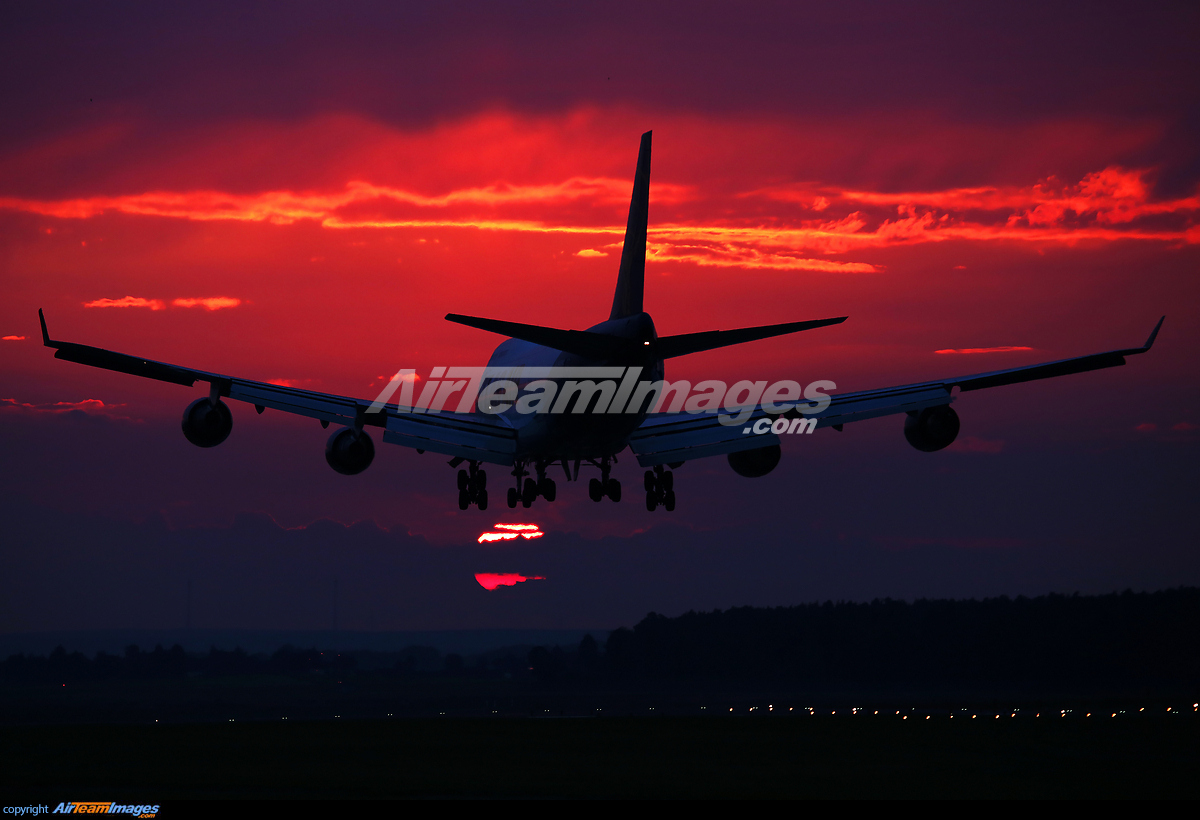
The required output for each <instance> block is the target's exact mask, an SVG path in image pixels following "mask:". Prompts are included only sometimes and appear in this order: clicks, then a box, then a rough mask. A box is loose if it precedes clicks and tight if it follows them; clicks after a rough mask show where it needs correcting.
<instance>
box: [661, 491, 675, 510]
mask: <svg viewBox="0 0 1200 820" xmlns="http://www.w3.org/2000/svg"><path fill="white" fill-rule="evenodd" d="M663 506H664V507H666V508H667V512H675V493H673V492H670V493H667V495H666V497H665V498H663Z"/></svg>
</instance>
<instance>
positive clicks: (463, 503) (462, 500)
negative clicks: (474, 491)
mask: <svg viewBox="0 0 1200 820" xmlns="http://www.w3.org/2000/svg"><path fill="white" fill-rule="evenodd" d="M469 506H471V494H470V493H468V492H467V491H466V490H459V491H458V508H459V509H460V510H465V509H466V508H467V507H469Z"/></svg>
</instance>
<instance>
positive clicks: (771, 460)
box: [726, 444, 781, 478]
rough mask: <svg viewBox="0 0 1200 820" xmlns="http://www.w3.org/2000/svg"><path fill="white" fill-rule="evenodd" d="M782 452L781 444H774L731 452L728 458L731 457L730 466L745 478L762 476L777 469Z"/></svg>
mask: <svg viewBox="0 0 1200 820" xmlns="http://www.w3.org/2000/svg"><path fill="white" fill-rule="evenodd" d="M780 454H781V451H780V449H779V445H778V444H772V445H771V446H770V447H759V448H757V449H755V450H742V451H741V452H738V453H730V454H729V455H727V456H726V458H727V459H729V466H730V467H732V468H733V471H734V472H735V473H737V474H738V475H740V476H743V477H745V478H761V477H762V476H765V475H766V474H767V473H769V472H771V471H772V470H774V469H775V465H776V464H778V463H779V456H780Z"/></svg>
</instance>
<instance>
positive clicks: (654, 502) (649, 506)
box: [646, 493, 658, 512]
mask: <svg viewBox="0 0 1200 820" xmlns="http://www.w3.org/2000/svg"><path fill="white" fill-rule="evenodd" d="M657 506H658V495H657V494H656V493H646V511H647V512H654V508H655V507H657Z"/></svg>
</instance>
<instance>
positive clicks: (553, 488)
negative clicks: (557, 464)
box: [538, 478, 558, 501]
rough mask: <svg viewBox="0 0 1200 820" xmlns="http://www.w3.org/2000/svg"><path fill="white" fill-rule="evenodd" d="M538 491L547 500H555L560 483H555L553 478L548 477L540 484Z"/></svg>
mask: <svg viewBox="0 0 1200 820" xmlns="http://www.w3.org/2000/svg"><path fill="white" fill-rule="evenodd" d="M538 492H539V493H541V495H542V498H544V499H546V500H547V501H553V500H554V499H555V498H557V497H558V485H556V484H555V483H554V479H553V478H547V479H545V480H543V481H542V482H540V483H539V484H538Z"/></svg>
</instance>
